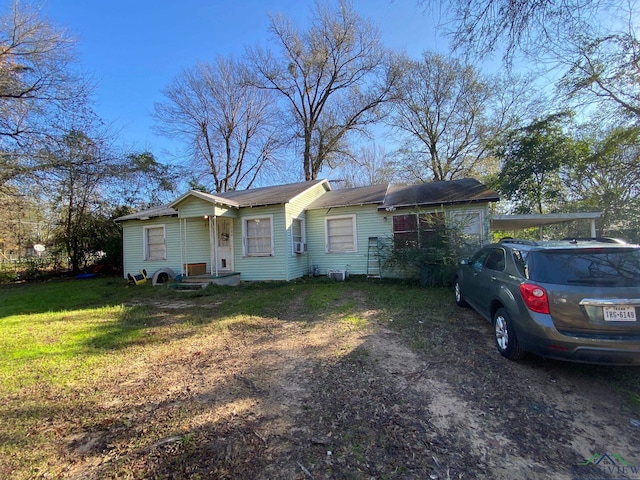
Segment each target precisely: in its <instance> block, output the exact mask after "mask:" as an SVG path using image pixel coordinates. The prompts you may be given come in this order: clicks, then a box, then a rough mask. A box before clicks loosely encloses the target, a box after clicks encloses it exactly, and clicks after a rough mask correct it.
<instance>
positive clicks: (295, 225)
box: [291, 218, 305, 253]
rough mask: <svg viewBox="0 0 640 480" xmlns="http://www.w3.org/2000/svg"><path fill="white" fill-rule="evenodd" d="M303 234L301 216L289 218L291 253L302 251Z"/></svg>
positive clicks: (303, 249)
mask: <svg viewBox="0 0 640 480" xmlns="http://www.w3.org/2000/svg"><path fill="white" fill-rule="evenodd" d="M304 242H305V236H304V220H303V219H301V218H292V219H291V246H292V249H293V253H303V252H304V251H305V248H304Z"/></svg>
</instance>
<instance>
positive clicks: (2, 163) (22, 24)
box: [0, 1, 89, 186]
mask: <svg viewBox="0 0 640 480" xmlns="http://www.w3.org/2000/svg"><path fill="white" fill-rule="evenodd" d="M85 80H86V79H85V78H84V77H83V76H81V75H79V74H77V68H76V67H75V65H74V41H73V40H72V39H71V38H70V37H69V36H68V35H67V34H66V32H64V31H63V30H59V29H57V28H55V27H54V26H52V25H51V24H50V23H49V22H47V21H46V20H44V19H43V18H41V17H40V16H39V14H38V12H36V11H35V10H33V9H30V8H29V7H28V6H26V7H25V6H24V5H23V4H21V3H19V2H18V1H15V2H14V3H13V5H12V7H11V10H10V12H8V13H6V14H4V15H3V16H1V17H0V186H2V185H4V184H6V182H8V181H10V180H12V179H14V178H16V177H17V176H20V175H23V174H29V173H31V172H33V171H37V170H39V169H40V168H43V165H42V163H41V162H42V160H43V159H41V158H40V157H39V156H38V155H37V153H36V150H40V149H41V148H42V144H43V143H44V142H45V141H46V140H47V139H48V138H50V137H51V136H52V130H54V129H55V124H56V121H57V118H58V117H60V116H63V115H66V114H68V112H69V111H71V110H77V109H78V108H79V107H80V106H84V105H85V104H86V98H87V94H88V91H89V88H88V85H87V83H86V81H85Z"/></svg>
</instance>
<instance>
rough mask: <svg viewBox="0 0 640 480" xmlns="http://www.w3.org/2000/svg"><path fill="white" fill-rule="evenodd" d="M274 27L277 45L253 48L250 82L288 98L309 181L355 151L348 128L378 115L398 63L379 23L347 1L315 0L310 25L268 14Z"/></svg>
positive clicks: (361, 127) (353, 128)
mask: <svg viewBox="0 0 640 480" xmlns="http://www.w3.org/2000/svg"><path fill="white" fill-rule="evenodd" d="M271 33H272V35H273V38H274V40H275V42H276V43H277V45H278V47H279V52H278V53H277V54H275V53H273V52H272V51H268V50H263V49H261V48H259V47H256V48H253V49H250V50H249V59H250V62H251V64H252V65H253V69H254V71H255V74H256V76H255V78H254V79H253V80H252V81H253V84H254V85H256V86H258V87H260V88H263V89H267V90H273V91H276V92H278V93H280V94H281V95H282V97H283V98H284V99H285V102H286V103H287V104H288V106H289V108H290V113H291V115H292V118H293V121H294V123H295V125H296V127H295V128H296V136H297V137H298V138H299V139H300V141H301V142H302V157H303V165H302V166H303V170H304V175H305V179H306V180H312V179H315V178H316V177H317V175H318V173H319V172H320V170H321V169H322V167H323V166H325V165H328V166H330V167H333V166H335V164H336V162H339V160H340V159H341V158H343V157H344V156H348V155H350V152H349V150H348V148H347V142H346V138H347V135H348V134H349V133H351V132H356V131H357V132H363V131H364V129H365V128H366V126H368V125H370V124H372V123H374V122H376V121H378V120H379V119H380V117H381V115H382V114H383V113H384V112H383V110H382V107H383V106H384V104H385V103H386V102H387V101H388V100H389V99H390V96H389V95H390V91H391V86H392V85H393V82H394V81H395V78H396V74H397V70H396V69H395V66H394V65H392V62H391V54H390V53H389V52H388V51H386V50H385V49H384V48H383V47H382V45H381V42H380V36H379V33H378V31H377V29H376V28H374V26H373V25H372V24H371V23H369V22H367V21H365V20H363V19H362V18H361V17H360V16H359V15H358V14H357V13H356V11H355V10H354V8H353V6H352V5H351V3H349V2H348V1H346V0H340V1H339V2H338V4H337V8H335V9H331V8H329V7H328V6H327V5H326V4H322V3H320V2H318V3H316V7H315V10H314V11H313V17H312V20H311V25H310V27H309V29H308V30H307V31H305V32H302V31H300V30H298V29H297V28H296V27H295V26H294V25H293V24H292V23H291V22H290V21H289V20H288V19H287V18H285V17H283V16H274V17H271Z"/></svg>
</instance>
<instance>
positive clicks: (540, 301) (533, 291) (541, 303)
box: [520, 283, 549, 313]
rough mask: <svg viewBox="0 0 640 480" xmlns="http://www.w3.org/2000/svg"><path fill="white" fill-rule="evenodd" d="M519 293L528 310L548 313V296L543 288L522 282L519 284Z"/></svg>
mask: <svg viewBox="0 0 640 480" xmlns="http://www.w3.org/2000/svg"><path fill="white" fill-rule="evenodd" d="M520 295H522V299H523V300H524V304H525V305H526V306H527V308H528V309H529V310H532V311H534V312H537V313H549V297H548V296H547V291H546V290H545V289H544V288H542V287H540V286H538V285H535V284H533V283H523V284H521V285H520Z"/></svg>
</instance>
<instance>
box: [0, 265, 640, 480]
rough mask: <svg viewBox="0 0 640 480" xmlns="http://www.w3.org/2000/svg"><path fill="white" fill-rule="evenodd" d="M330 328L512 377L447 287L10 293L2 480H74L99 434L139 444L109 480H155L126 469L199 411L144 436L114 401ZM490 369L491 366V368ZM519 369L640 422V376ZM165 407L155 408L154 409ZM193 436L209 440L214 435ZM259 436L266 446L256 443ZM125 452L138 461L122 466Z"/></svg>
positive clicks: (20, 289) (59, 286)
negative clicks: (223, 354) (376, 335)
mask: <svg viewBox="0 0 640 480" xmlns="http://www.w3.org/2000/svg"><path fill="white" fill-rule="evenodd" d="M184 304H188V306H187V307H184ZM181 305H183V308H178V307H180V306H181ZM324 320H330V321H331V322H334V321H335V322H337V324H338V325H339V328H343V329H344V331H353V330H360V329H366V328H367V327H368V326H369V325H370V324H373V323H375V326H383V327H384V328H387V329H392V330H394V331H395V332H396V333H397V334H399V338H401V339H402V341H403V342H404V343H405V344H406V345H410V346H411V347H412V348H413V350H414V351H416V352H418V353H419V354H420V355H423V358H425V359H430V361H431V364H432V365H435V366H436V370H437V371H438V372H439V373H440V372H441V370H442V369H444V366H446V365H454V364H457V363H460V365H462V366H463V367H462V368H463V370H464V372H465V374H466V372H467V371H473V372H477V373H478V374H479V375H478V377H477V379H476V380H477V382H478V386H479V387H478V388H480V387H482V388H484V387H483V386H484V385H485V383H487V384H488V385H490V384H491V381H488V382H485V380H484V379H485V377H486V375H485V376H482V375H480V373H482V372H488V373H487V374H488V375H489V377H490V376H491V375H494V376H495V375H500V372H501V371H502V370H504V369H505V368H506V369H509V368H512V365H511V364H510V363H509V362H507V361H506V360H504V359H502V358H501V357H500V356H499V354H498V353H497V352H496V351H495V350H494V349H493V348H491V341H490V340H491V331H490V330H491V328H490V327H489V326H488V324H486V323H484V320H482V319H481V318H480V317H479V316H477V315H475V314H473V313H472V312H470V311H468V310H462V309H459V308H457V307H456V306H455V304H454V302H453V292H452V291H451V289H446V288H442V289H432V288H421V287H418V286H411V285H406V284H402V283H393V282H383V281H367V280H364V279H361V278H351V279H349V281H347V282H333V281H330V280H327V279H326V278H303V279H300V280H299V281H295V282H265V283H253V284H241V285H240V286H238V287H221V286H219V287H209V288H207V289H204V290H201V291H195V292H176V291H173V290H170V289H167V288H164V287H152V286H151V285H150V284H145V285H141V286H129V285H127V284H126V282H125V281H124V280H122V279H113V278H104V279H92V280H73V279H67V280H52V281H48V282H44V283H38V284H35V283H34V284H20V285H4V286H0V420H1V421H0V479H4V478H7V479H30V478H69V477H71V478H76V477H74V475H73V474H72V473H69V472H67V471H66V470H65V469H66V468H71V467H69V466H72V465H74V461H75V460H77V459H74V457H73V455H77V448H78V447H77V443H78V440H77V438H79V436H83V437H82V438H83V439H84V440H83V441H84V442H85V443H86V442H87V438H91V437H90V435H91V434H92V433H93V434H96V435H97V437H96V438H98V437H99V434H100V432H104V431H108V432H109V433H110V435H111V436H112V437H113V438H116V439H117V438H118V435H120V433H121V432H129V433H130V432H135V434H134V433H130V438H129V437H127V441H128V442H129V443H127V442H125V441H124V440H122V439H120V441H119V443H118V442H116V443H114V444H112V445H110V446H108V448H107V445H105V446H104V449H105V450H104V451H109V452H111V453H110V455H111V457H109V462H110V463H109V465H110V467H109V468H112V470H109V471H108V472H107V473H105V474H103V475H104V476H102V477H100V478H112V477H113V476H117V477H118V478H149V477H147V476H145V475H146V473H148V472H146V471H144V470H141V471H135V470H131V471H129V470H127V469H129V468H131V469H135V467H136V466H135V464H128V463H126V462H127V461H129V462H130V459H131V458H138V457H131V452H132V451H134V452H135V451H137V449H142V451H144V448H147V447H148V446H149V445H154V444H156V443H157V442H158V441H162V439H166V438H176V432H183V429H184V425H186V424H188V423H189V421H190V419H191V418H192V417H193V412H192V410H189V408H195V407H193V405H196V406H197V405H199V404H198V401H197V400H192V403H188V402H187V403H185V406H184V408H178V407H175V408H173V407H172V408H169V407H166V408H165V409H164V411H165V412H171V415H170V416H166V415H165V416H162V418H161V421H158V422H155V423H154V424H153V425H146V424H145V422H144V419H145V418H146V417H145V416H144V415H145V414H144V405H145V402H146V401H148V400H145V399H146V398H147V397H145V398H143V399H142V400H141V402H142V406H140V405H138V404H137V403H135V402H134V404H127V405H122V406H118V405H117V404H112V402H114V401H118V397H125V398H129V401H130V402H131V401H132V400H131V397H130V396H127V395H120V393H121V392H123V391H126V389H127V388H128V385H131V384H135V382H136V381H140V379H141V378H143V379H145V378H147V376H146V375H145V373H146V372H147V369H149V367H151V368H153V369H155V370H154V371H158V370H159V371H160V374H162V372H163V370H162V369H164V368H174V367H175V368H176V369H177V370H176V371H178V372H179V371H180V367H181V365H182V364H185V363H188V362H193V361H196V362H198V361H206V360H207V359H206V358H202V357H205V355H202V357H200V356H199V355H200V351H201V350H206V348H208V347H209V346H210V345H212V344H214V343H216V340H220V339H221V340H222V341H221V342H218V344H219V345H222V347H220V348H223V347H224V342H225V341H227V340H228V341H231V340H232V339H233V340H237V339H238V338H240V339H241V341H242V339H243V338H245V337H246V341H247V343H248V344H250V343H251V342H254V341H256V342H266V343H268V342H269V341H270V340H271V339H272V338H274V335H275V333H274V332H278V331H280V332H281V331H282V330H283V328H284V327H283V325H284V324H285V323H286V324H288V325H291V322H296V327H299V328H298V329H297V330H296V331H297V332H300V331H302V332H306V331H312V330H313V329H314V325H320V326H321V327H320V328H324V326H326V325H327V324H328V322H324ZM335 331H337V332H338V333H339V332H341V331H343V330H340V329H337V330H335ZM332 332H333V330H332ZM343 347H344V345H343ZM344 354H345V355H349V361H351V362H353V363H354V365H360V364H362V362H363V361H361V359H360V357H359V356H363V357H366V355H367V350H366V348H359V349H357V350H355V351H351V350H349V349H346V350H345V352H344ZM167 359H168V360H167ZM249 361H251V360H250V359H249ZM505 362H506V363H505ZM347 363H348V362H347ZM487 363H488V364H489V365H491V368H484V367H485V364H487ZM464 365H470V366H469V367H468V368H467V367H464ZM474 365H475V366H474ZM480 366H481V368H479V367H480ZM513 368H514V369H517V370H518V371H520V372H523V373H526V372H527V371H528V370H531V371H532V372H535V371H536V370H538V369H539V370H545V369H553V370H554V372H556V373H555V374H557V375H558V376H562V375H565V374H566V375H568V376H571V377H572V378H581V377H582V376H588V378H590V379H591V378H592V379H593V381H595V382H598V385H602V386H603V388H605V389H607V390H610V391H612V392H613V395H615V396H616V398H618V399H619V400H616V401H619V402H622V403H624V404H625V405H627V407H626V408H627V409H630V410H632V411H634V412H635V411H636V410H637V409H638V405H639V404H640V401H639V400H638V399H639V398H640V393H639V391H638V387H637V385H638V383H637V373H636V372H637V369H608V368H594V367H593V366H576V365H566V366H565V365H564V364H561V365H558V364H557V363H556V364H553V363H550V364H547V363H545V361H544V360H541V359H538V360H535V359H534V360H533V361H530V362H529V363H525V364H524V365H523V366H521V367H518V368H516V367H513ZM257 371H258V370H257ZM492 372H494V373H492ZM151 378H153V377H151ZM244 380H247V381H249V380H250V379H246V378H245V379H244ZM149 388H150V390H149V391H153V394H154V395H156V398H158V395H159V396H160V397H162V395H163V393H164V392H163V391H160V392H158V391H155V390H153V388H154V386H153V384H151V385H150V387H149ZM145 393H146V390H145ZM336 394H338V395H339V392H336ZM158 405H159V404H158V402H157V401H156V403H155V404H154V405H151V407H152V408H159V406H158ZM190 405H191V406H190ZM141 411H142V413H139V412H141ZM146 415H147V416H148V415H149V414H148V413H147V414H146ZM634 415H635V413H634ZM230 418H234V417H233V415H231V417H230ZM634 418H635V417H634ZM197 434H198V435H200V437H199V438H200V439H202V438H203V437H204V438H206V435H207V432H206V431H201V432H197ZM87 435H89V437H87ZM123 435H124V433H123ZM190 435H193V434H192V433H189V432H188V433H186V434H184V435H181V436H180V437H179V438H180V442H182V443H183V444H182V447H181V448H183V449H184V450H186V451H187V452H192V451H197V448H198V446H197V445H191V446H188V447H187V446H185V445H184V442H188V441H190V440H189V439H190V438H192V437H191V436H190ZM110 438H111V437H110ZM250 438H252V439H253V440H254V441H256V440H259V437H258V436H257V434H255V435H254V434H253V433H251V432H250ZM74 442H75V443H74ZM89 444H90V443H89ZM73 445H75V446H74V447H73V448H72V446H73ZM167 448H168V447H167ZM119 449H121V450H119ZM127 449H128V450H127ZM94 450H96V449H94ZM356 450H357V449H355V447H354V452H355V453H357V451H356ZM97 451H102V450H100V449H97ZM120 453H122V456H123V458H129V460H122V462H121V463H118V458H119V457H118V455H119V454H120ZM127 455H129V457H126V456H127ZM143 457H144V455H143V456H142V458H143ZM205 457H206V455H205ZM180 458H181V457H180ZM185 461H187V460H185ZM75 473H76V474H77V473H78V472H75ZM80 473H82V472H80ZM151 478H155V477H153V476H152V477H151ZM158 478H165V477H163V476H160V477H158ZM180 478H183V477H180ZM193 478H198V477H193ZM354 478H355V477H354Z"/></svg>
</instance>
